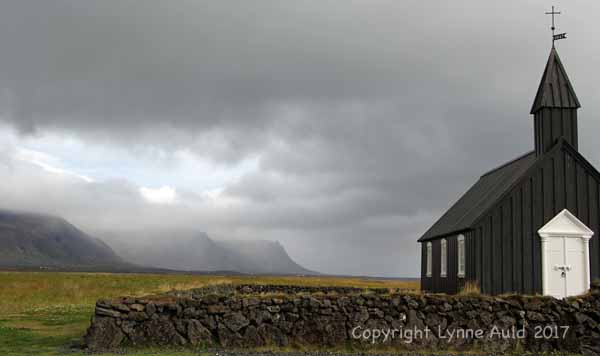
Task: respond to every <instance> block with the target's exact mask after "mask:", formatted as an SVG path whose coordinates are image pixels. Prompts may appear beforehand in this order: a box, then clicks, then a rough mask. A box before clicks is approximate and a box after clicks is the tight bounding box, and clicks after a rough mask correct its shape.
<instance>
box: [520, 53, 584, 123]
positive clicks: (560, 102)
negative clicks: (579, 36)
mask: <svg viewBox="0 0 600 356" xmlns="http://www.w3.org/2000/svg"><path fill="white" fill-rule="evenodd" d="M580 107H581V105H580V104H579V100H578V99H577V95H575V90H573V87H572V86H571V81H570V80H569V77H568V76H567V72H566V71H565V68H564V67H563V65H562V62H561V61H560V58H559V56H558V52H557V51H556V48H554V47H552V49H551V50H550V56H549V57H548V63H546V69H545V70H544V74H543V75H542V80H541V82H540V86H539V87H538V91H537V94H536V95H535V100H534V101H533V105H532V106H531V114H535V113H536V112H537V111H539V110H540V109H542V108H563V109H577V108H580Z"/></svg>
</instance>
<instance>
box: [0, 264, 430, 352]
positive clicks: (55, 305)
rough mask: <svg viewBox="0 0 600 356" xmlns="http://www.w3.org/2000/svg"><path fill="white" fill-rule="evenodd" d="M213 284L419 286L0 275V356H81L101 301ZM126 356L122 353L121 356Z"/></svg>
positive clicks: (413, 285) (408, 285) (403, 284)
mask: <svg viewBox="0 0 600 356" xmlns="http://www.w3.org/2000/svg"><path fill="white" fill-rule="evenodd" d="M215 283H233V284H245V283H257V284H290V285H304V286H325V285H327V286H352V287H359V288H368V287H381V288H391V289H415V290H416V289H418V287H419V286H418V282H407V281H399V280H376V279H363V278H345V277H343V278H342V277H339V278H338V277H281V276H276V277H266V276H261V277H253V276H212V275H210V276H208V275H152V274H110V273H51V272H0V355H3V356H4V355H7V356H16V355H19V356H21V355H37V356H48V355H71V356H76V355H83V354H80V353H73V352H72V351H71V350H69V349H68V346H69V345H70V344H72V343H73V342H74V341H77V340H81V337H82V336H83V334H84V333H85V330H86V329H87V327H88V325H89V321H90V317H91V315H92V313H93V311H94V305H95V302H96V300H97V299H99V298H111V297H117V296H125V295H128V296H141V295H148V294H155V293H161V292H167V291H170V290H173V289H191V288H198V287H202V286H205V285H208V284H215ZM192 354H194V355H197V354H198V353H191V352H189V351H181V350H138V351H132V352H131V353H127V355H139V356H141V355H157V356H158V355H160V356H175V355H177V356H186V355H192ZM120 355H122V354H120Z"/></svg>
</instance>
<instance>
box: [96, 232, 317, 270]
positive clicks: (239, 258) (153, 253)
mask: <svg viewBox="0 0 600 356" xmlns="http://www.w3.org/2000/svg"><path fill="white" fill-rule="evenodd" d="M101 236H102V237H103V239H104V240H105V241H106V242H107V243H108V244H109V245H111V246H112V247H113V248H114V249H115V251H117V253H119V255H120V256H122V257H123V258H125V259H126V260H127V261H130V262H132V263H135V264H138V265H143V266H148V267H154V268H164V269H174V270H179V271H235V272H241V273H251V274H316V273H315V272H312V271H309V270H307V269H305V268H303V267H302V266H300V265H299V264H297V263H296V262H294V261H293V260H292V259H291V258H290V256H289V255H288V254H287V252H286V251H285V249H284V248H283V246H281V244H280V243H279V242H272V241H264V240H245V241H221V240H213V239H211V238H210V237H209V236H208V235H207V234H206V233H204V232H194V231H184V230H163V231H154V230H153V231H129V232H110V233H108V232H103V233H102V235H101Z"/></svg>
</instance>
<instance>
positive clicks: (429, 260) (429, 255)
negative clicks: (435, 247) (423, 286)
mask: <svg viewBox="0 0 600 356" xmlns="http://www.w3.org/2000/svg"><path fill="white" fill-rule="evenodd" d="M432 262H433V259H432V248H431V242H428V243H427V277H431V270H432Z"/></svg>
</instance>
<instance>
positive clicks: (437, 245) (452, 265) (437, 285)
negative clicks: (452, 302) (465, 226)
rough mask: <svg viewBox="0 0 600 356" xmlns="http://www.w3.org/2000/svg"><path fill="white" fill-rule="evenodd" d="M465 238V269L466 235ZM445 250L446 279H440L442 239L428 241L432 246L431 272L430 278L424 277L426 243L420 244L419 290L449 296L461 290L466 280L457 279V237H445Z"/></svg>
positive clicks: (466, 264) (425, 271)
mask: <svg viewBox="0 0 600 356" xmlns="http://www.w3.org/2000/svg"><path fill="white" fill-rule="evenodd" d="M463 235H464V236H465V267H466V266H468V264H469V263H468V261H466V259H467V258H468V256H472V254H469V253H468V251H467V250H466V249H467V246H469V245H470V244H469V243H468V242H467V234H463ZM445 239H446V243H447V246H446V249H447V253H448V259H447V263H448V266H447V269H446V277H441V270H442V257H441V252H442V239H436V240H432V241H429V242H431V245H432V257H433V260H432V270H431V272H432V273H431V277H426V273H427V242H423V243H422V244H421V246H422V249H421V276H422V278H421V289H422V290H424V291H431V292H444V293H449V294H454V293H458V291H460V289H461V288H462V285H463V283H464V280H465V279H466V278H458V235H451V236H447V237H445Z"/></svg>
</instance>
